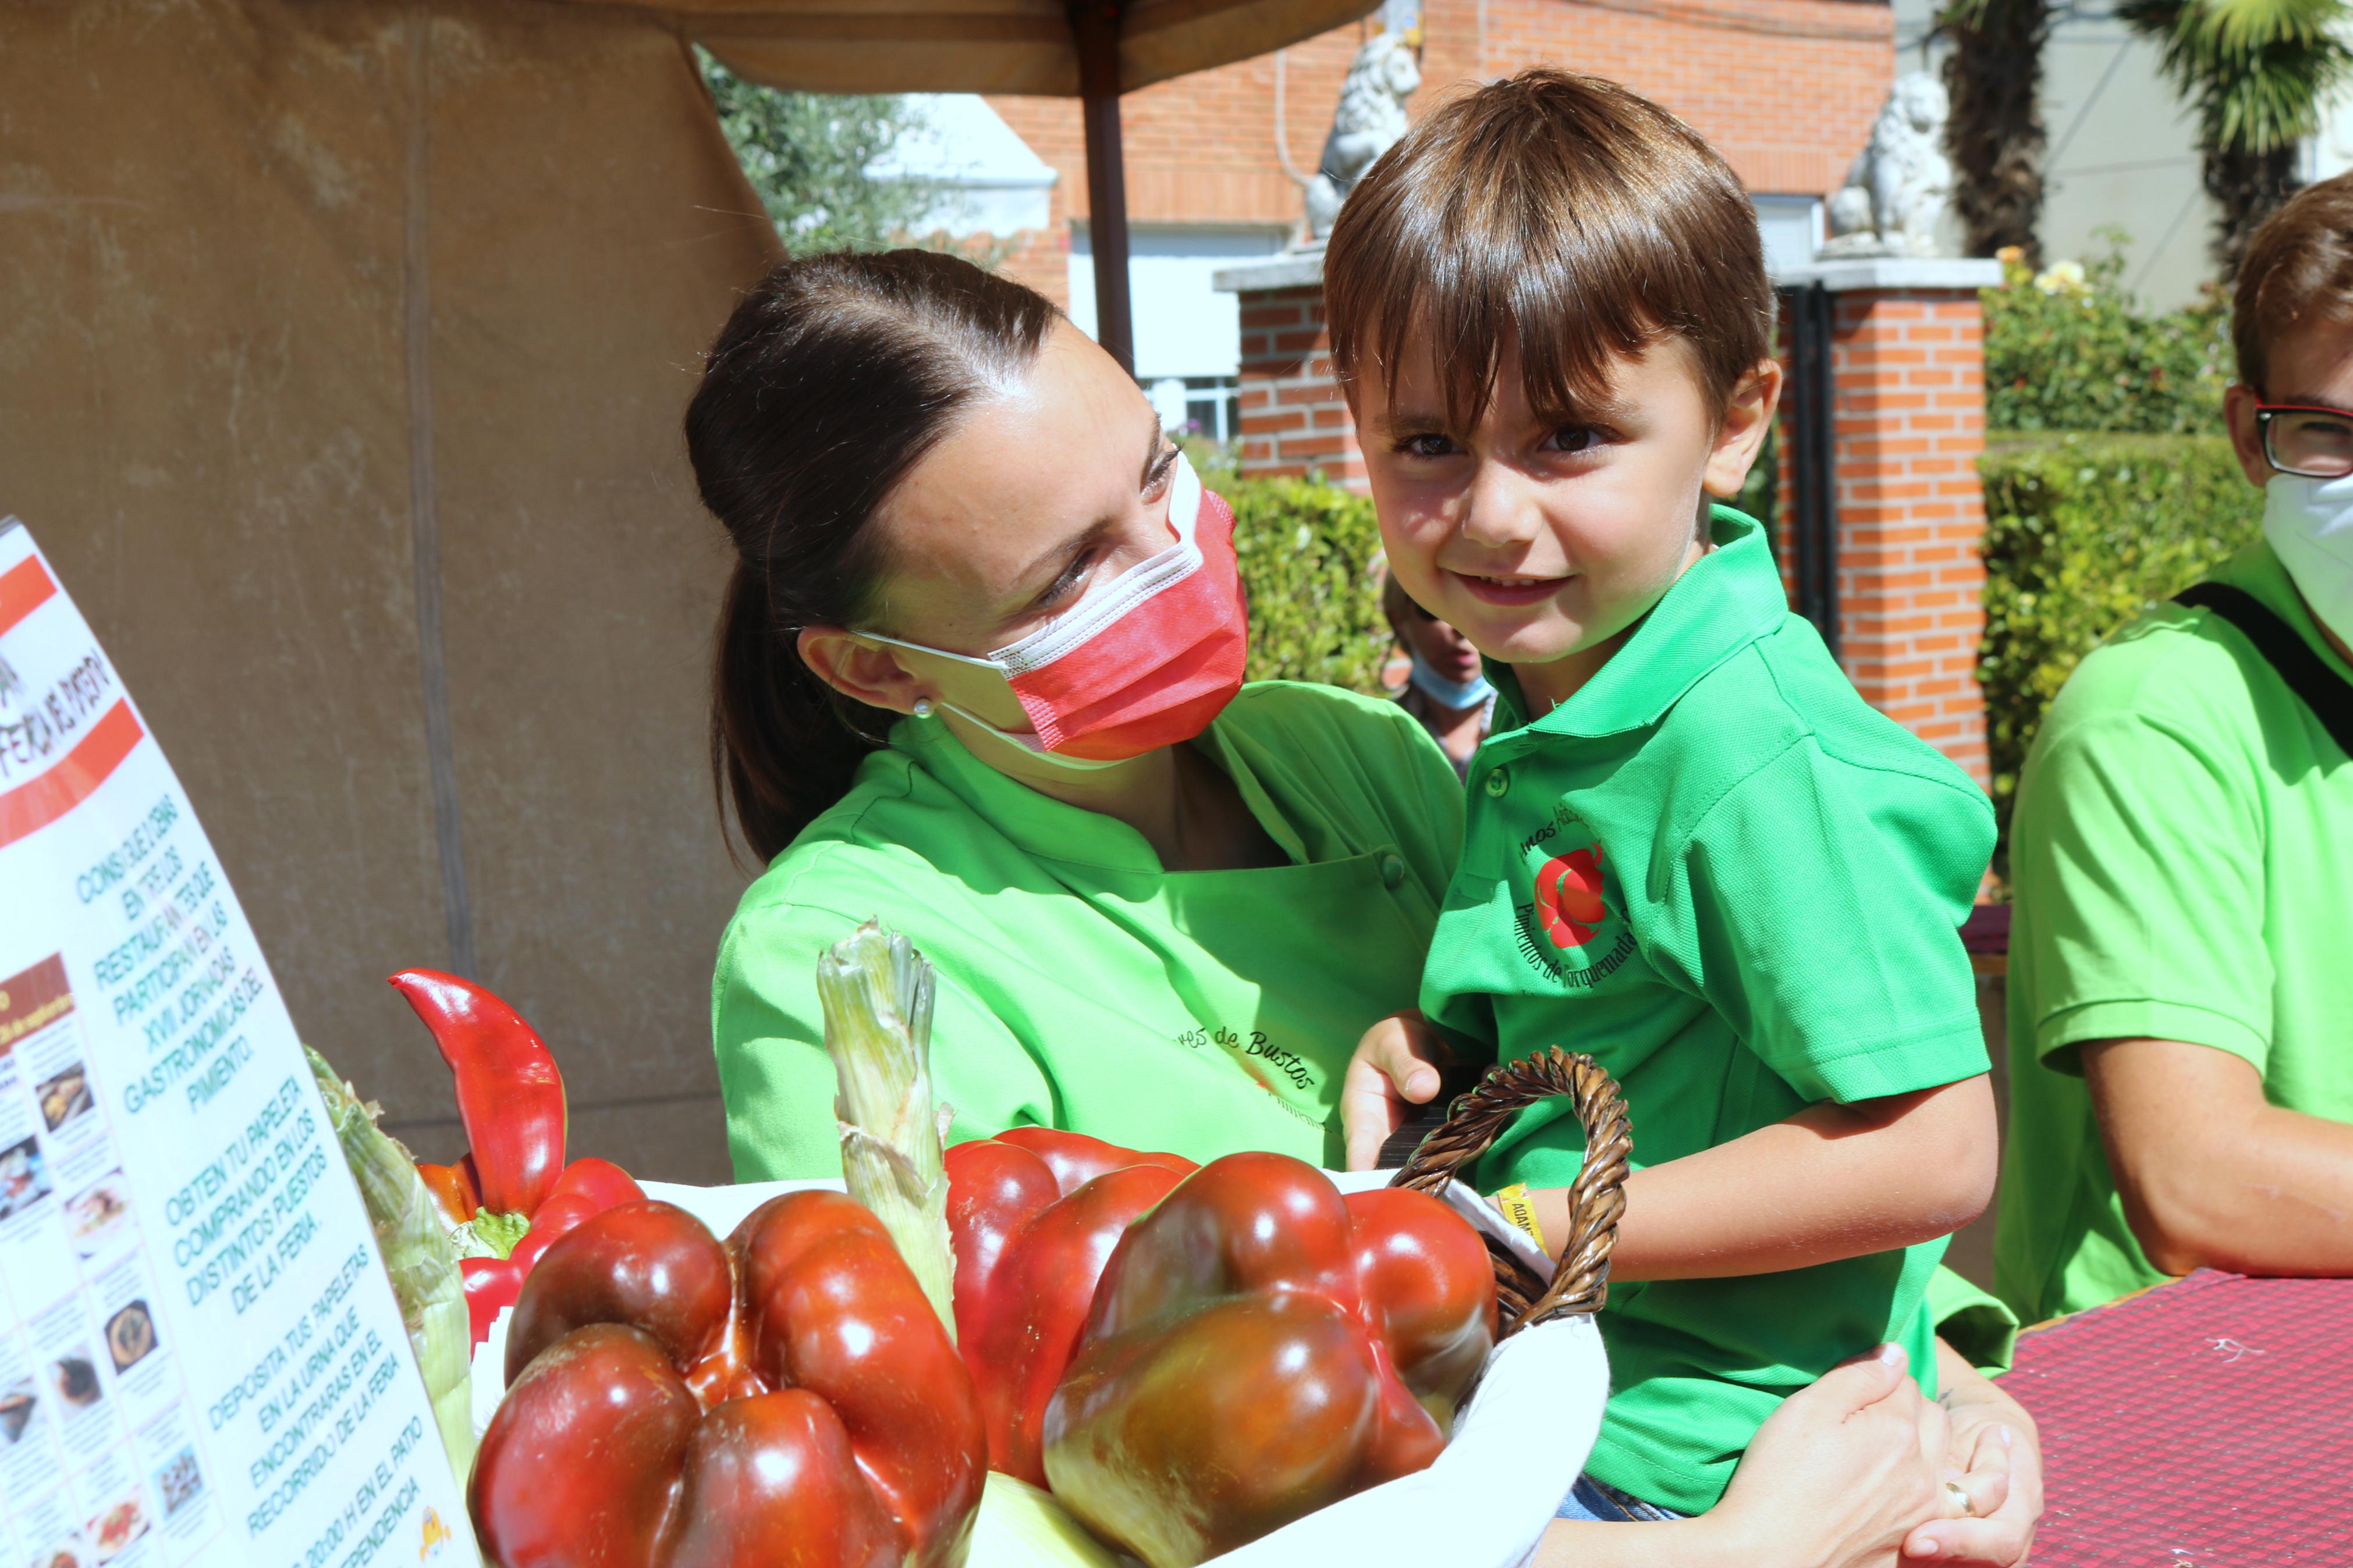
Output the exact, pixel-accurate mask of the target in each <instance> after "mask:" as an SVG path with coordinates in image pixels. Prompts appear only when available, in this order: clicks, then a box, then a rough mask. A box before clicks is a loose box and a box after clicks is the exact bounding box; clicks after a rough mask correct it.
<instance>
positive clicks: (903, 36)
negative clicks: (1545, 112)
mask: <svg viewBox="0 0 2353 1568" xmlns="http://www.w3.org/2000/svg"><path fill="white" fill-rule="evenodd" d="M570 3H572V4H594V3H596V0H570ZM1377 4H1378V0H961V3H960V0H800V3H795V0H702V4H699V5H693V6H691V7H679V8H677V9H676V10H675V11H674V13H673V15H674V16H675V17H676V20H677V23H678V25H679V26H681V27H683V28H685V29H686V30H688V31H690V32H691V33H692V34H693V35H694V37H696V38H697V39H698V40H699V41H700V42H701V43H702V46H703V47H705V48H708V49H709V50H711V52H712V53H713V54H715V55H717V56H718V57H719V58H721V59H722V60H723V61H725V62H726V64H727V66H728V68H730V69H732V70H733V71H735V72H736V73H737V74H738V75H740V76H744V77H746V78H749V79H752V80H754V81H759V82H765V83H766V84H767V85H768V86H770V87H781V88H797V89H803V90H806V91H810V92H918V91H937V92H1009V93H1033V94H1038V95H1041V96H1045V97H1052V98H1082V99H1084V100H1086V107H1085V111H1084V114H1083V121H1084V124H1085V127H1086V138H1087V197H1088V214H1089V216H1088V231H1089V237H1090V239H1091V242H1092V247H1093V253H1094V277H1095V311H1096V314H1095V335H1096V337H1097V338H1098V339H1099V340H1100V341H1101V342H1102V343H1103V347H1104V348H1106V349H1108V350H1110V351H1111V353H1112V354H1113V357H1115V358H1116V359H1118V361H1119V363H1122V364H1123V365H1125V366H1126V367H1127V368H1128V369H1129V370H1131V371H1132V370H1134V368H1135V334H1134V324H1133V322H1134V314H1133V311H1132V310H1131V308H1130V302H1129V300H1128V270H1127V262H1128V242H1127V188H1126V180H1125V172H1124V164H1123V163H1122V159H1121V154H1120V125H1119V96H1120V94H1122V93H1124V92H1134V90H1135V89H1138V88H1140V87H1149V86H1151V85H1152V84H1153V83H1154V82H1156V81H1166V80H1167V79H1169V78H1171V77H1176V76H1182V75H1184V74H1185V73H1186V72H1187V71H1197V70H1207V69H1208V68H1210V67H1212V66H1220V65H1224V64H1226V63H1227V62H1228V61H1229V60H1239V59H1246V58H1249V57H1250V56H1252V55H1263V54H1269V53H1271V52H1272V51H1274V50H1276V49H1279V48H1282V47H1286V46H1288V45H1291V44H1295V43H1299V42H1301V41H1302V40H1303V39H1306V38H1312V37H1314V36H1315V35H1316V34H1318V33H1322V32H1325V31H1328V30H1329V29H1331V28H1333V27H1336V26H1340V25H1341V24H1342V23H1344V22H1353V21H1355V20H1356V18H1357V17H1359V16H1364V15H1365V14H1366V13H1367V12H1369V11H1371V10H1373V9H1374V8H1375V6H1376V5H1377Z"/></svg>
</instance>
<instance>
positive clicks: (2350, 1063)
mask: <svg viewBox="0 0 2353 1568" xmlns="http://www.w3.org/2000/svg"><path fill="white" fill-rule="evenodd" d="M2213 579H2214V581H2216V582H2218V583H2227V584H2231V585H2232V586H2233V587H2237V588H2240V589H2242V590H2244V591H2245V592H2247V593H2249V594H2252V595H2254V597H2255V598H2257V599H2258V600H2260V601H2262V602H2263V605H2265V607H2267V608H2268V609H2270V610H2271V611H2272V612H2273V613H2274V614H2275V615H2277V616H2279V617H2280V618H2281V619H2282V620H2284V621H2285V622H2286V623H2287V624H2288V625H2289V626H2292V627H2294V628H2295V631H2296V632H2297V634H2298V635H2299V636H2301V637H2303V638H2304V640H2305V641H2306V643H2308V644H2310V645H2311V647H2312V648H2313V650H2314V651H2315V652H2316V653H2317V654H2318V655H2319V656H2320V658H2322V660H2323V661H2324V662H2326V663H2327V666H2328V668H2329V669H2330V670H2331V671H2333V672H2334V673H2335V674H2337V676H2339V677H2341V678H2343V679H2348V680H2353V668H2348V667H2347V665H2346V663H2345V661H2344V660H2343V659H2342V658H2338V657H2337V653H2336V652H2335V650H2334V649H2332V648H2330V647H2328V644H2327V638H2325V637H2322V636H2321V634H2320V629H2319V627H2318V626H2316V625H2315V624H2314V622H2313V619H2312V615H2311V612H2310V611H2308V610H2307V609H2306V607H2305V604H2304V601H2303V599H2302V598H2301V597H2300V596H2299V595H2297V594H2296V592H2295V586H2294V585H2293V584H2291V583H2290V582H2289V581H2288V576H2287V573H2286V571H2285V570H2284V568H2283V567H2282V566H2281V565H2280V563H2279V557H2278V556H2276V555H2274V554H2273V553H2272V549H2271V546H2270V545H2268V544H2265V543H2263V542H2256V543H2254V544H2252V545H2250V546H2248V547H2247V548H2246V549H2245V550H2243V551H2242V552H2240V553H2239V554H2238V555H2236V556H2234V557H2233V558H2232V560H2231V561H2230V562H2228V563H2226V564H2224V565H2223V566H2222V567H2221V570H2219V571H2217V572H2215V573H2214V574H2213ZM2010 879H2011V884H2012V888H2013V890H2014V893H2015V896H2016V899H2017V910H2016V913H2015V916H2014V917H2013V923H2012V925H2011V927H2010V1148H2009V1152H2008V1154H2007V1155H2006V1156H2005V1159H2004V1165H2003V1171H2002V1184H2001V1217H2000V1226H1999V1228H1998V1229H1997V1230H1996V1232H1995V1244H1994V1283H1995V1288H1996V1289H1998V1290H2000V1293H2001V1294H2002V1296H2003V1297H2004V1298H2005V1299H2007V1300H2009V1301H2010V1303H2011V1305H2013V1306H2014V1307H2016V1308H2017V1309H2018V1310H2019V1311H2020V1313H2021V1315H2022V1316H2024V1317H2025V1318H2027V1319H2028V1320H2029V1321H2033V1320H2036V1319H2040V1318H2047V1317H2051V1316H2054V1315H2056V1314H2058V1313H2061V1312H2072V1311H2077V1310H2081V1309H2083V1308H2085V1307H2093V1306H2097V1305H2098V1304H2099V1303H2101V1302H2103V1301H2107V1300H2114V1299H2115V1298H2116V1297H2117V1296H2120V1295H2123V1294H2124V1293H2125V1292H2126V1291H2128V1290H2137V1289H2140V1288H2142V1287H2143V1286H2147V1285H2154V1284H2156V1283H2158V1281H2159V1280H2162V1279H2165V1278H2166V1276H2165V1275H2164V1274H2163V1273H2161V1272H2160V1271H2158V1268H2156V1267H2155V1266H2154V1265H2152V1264H2151V1263H2150V1262H2149V1261H2148V1258H2147V1255H2146V1254H2144V1253H2143V1252H2142V1251H2141V1249H2140V1244H2139V1243H2138V1242H2137V1241H2135V1240H2134V1239H2133V1235H2132V1231H2131V1229H2130V1228H2129V1227H2128V1226H2126V1224H2125V1216H2124V1208H2123V1205H2122V1204H2121V1203H2120V1202H2119V1200H2118V1199H2117V1196H2116V1181H2115V1179H2114V1177H2113V1176H2112V1175H2111V1173H2110V1172H2109V1170H2108V1162H2107V1156H2106V1154H2105V1152H2104V1151H2103V1150H2102V1148H2101V1145H2100V1134H2099V1128H2098V1125H2097V1123H2096V1122H2095V1121H2094V1119H2093V1115H2092V1100H2091V1095H2090V1093H2089V1091H2088V1090H2087V1089H2086V1088H2085V1086H2084V1079H2083V1070H2084V1069H2083V1062H2082V1059H2081V1051H2080V1048H2079V1047H2081V1046H2082V1045H2083V1043H2084V1041H2086V1040H2105V1039H2133V1038H2154V1039H2167V1040H2187V1041H2189V1043H2190V1044H2192V1045H2200V1046H2211V1047H2213V1048H2214V1049H2216V1050H2218V1051H2228V1052H2230V1053H2231V1054H2232V1056H2235V1057H2242V1058H2245V1059H2246V1060H2247V1061H2249V1062H2251V1063H2253V1065H2254V1068H2255V1070H2256V1071H2257V1072H2259V1073H2261V1074H2262V1075H2263V1096H2264V1098H2265V1099H2266V1100H2270V1101H2271V1102H2272V1103H2273V1104H2274V1105H2278V1106H2283V1107H2284V1108H2286V1109H2287V1110H2299V1111H2304V1112H2306V1113H2307V1114H2310V1115H2314V1116H2325V1117H2327V1118H2329V1119H2331V1120H2333V1121H2353V937H2348V932H2353V765H2348V763H2347V759H2346V755H2345V752H2344V750H2343V749H2342V748H2341V747H2339V746H2338V745H2337V742H2335V741H2333V740H2331V739H2330V738H2329V735H2328V731H2327V730H2325V729H2323V728H2322V727H2321V724H2320V721H2319V720H2318V719H2316V717H2314V715H2313V712H2312V710H2310V709H2309V708H2307V707H2306V705H2305V703H2304V701H2303V700H2302V699H2301V698H2299V697H2297V696H2296V694H2295V691H2294V690H2292V689H2290V688H2289V687H2288V685H2287V683H2286V682H2285V681H2284V680H2282V679H2280V676H2279V672H2278V671H2277V670H2275V669H2274V668H2272V666H2271V663H2270V661H2268V660H2267V659H2265V658H2263V655H2262V654H2260V653H2258V652H2257V651H2256V650H2255V647H2254V646H2253V644H2252V643H2250V642H2248V641H2247V639H2246V637H2245V636H2244V635H2243V634H2242V633H2241V632H2240V631H2239V629H2238V628H2237V627H2235V626H2232V625H2231V624H2230V623H2229V622H2228V621H2225V620H2223V619H2222V618H2221V616H2217V615H2215V614H2214V613H2213V612H2212V611H2211V610H2203V609H2198V610H2193V609H2188V608H2185V607H2183V606H2182V605H2176V604H2171V603H2168V604H2164V605H2158V607H2157V608H2155V609H2153V610H2150V611H2149V612H2147V614H2146V615H2143V616H2141V617H2140V618H2139V619H2137V620H2136V621H2134V622H2132V623H2131V624H2130V625H2128V626H2125V627H2124V628H2123V629H2122V630H2120V631H2118V632H2116V634H2115V635H2114V636H2112V637H2109V638H2108V640H2107V641H2106V642H2105V643H2103V644H2102V645H2101V646H2100V647H2096V648H2094V650H2093V651H2092V652H2091V653H2090V654H2088V655H2086V656H2085V658H2084V662H2083V663H2082V664H2080V665H2078V666H2077V667H2076V668H2075V672H2074V674H2073V676H2071V677H2069V679H2068V681H2067V684H2066V687H2065V688H2064V689H2063V690H2061V692H2060V693H2059V697H2058V700H2056V701H2054V702H2053V703H2052V705H2051V711H2050V713H2049V715H2048V716H2047V717H2046V718H2045V719H2044V720H2043V721H2042V732H2041V733H2040V734H2039V735H2038V736H2037V737H2036V738H2035V742H2034V749H2033V751H2032V752H2031V754H2030V756H2029V757H2028V759H2027V764H2026V771H2025V774H2024V777H2023V778H2022V779H2021V782H2020V784H2019V793H2018V807H2017V811H2016V814H2015V816H2013V817H2012V818H2011V821H2010Z"/></svg>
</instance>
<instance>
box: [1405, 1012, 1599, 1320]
mask: <svg viewBox="0 0 2353 1568" xmlns="http://www.w3.org/2000/svg"><path fill="white" fill-rule="evenodd" d="M1556 1094H1565V1095H1568V1096H1569V1097H1571V1099H1572V1100H1574V1101H1575V1102H1576V1109H1577V1123H1578V1125H1580V1126H1581V1127H1583V1128H1584V1129H1585V1165H1584V1168H1583V1169H1582V1170H1580V1171H1578V1172H1577V1181H1576V1184H1574V1185H1572V1186H1571V1187H1570V1188H1569V1189H1568V1212H1569V1230H1568V1237H1567V1240H1566V1241H1565V1242H1564V1243H1563V1245H1562V1247H1561V1250H1560V1266H1559V1267H1558V1268H1556V1269H1555V1270H1554V1272H1553V1277H1552V1279H1551V1281H1550V1283H1546V1281H1545V1280H1544V1279H1542V1278H1541V1277H1539V1276H1538V1275H1536V1274H1535V1272H1534V1271H1533V1270H1532V1269H1530V1268H1528V1266H1527V1265H1526V1264H1525V1263H1523V1262H1521V1261H1520V1259H1519V1258H1518V1256H1517V1255H1516V1254H1514V1252H1512V1250H1511V1249H1510V1248H1508V1247H1504V1245H1503V1244H1502V1243H1500V1242H1497V1241H1495V1240H1493V1238H1489V1240H1488V1242H1487V1250H1488V1251H1489V1253H1490V1254H1492V1255H1493V1257H1494V1258H1495V1291H1496V1299H1497V1303H1498V1305H1499V1306H1500V1307H1501V1308H1502V1310H1503V1316H1504V1334H1506V1335H1510V1334H1514V1333H1517V1332H1518V1331H1520V1330H1522V1329H1525V1328H1529V1327H1532V1326H1534V1325H1535V1324H1537V1323H1543V1322H1549V1321H1552V1320H1553V1319H1555V1318H1565V1317H1571V1316H1575V1315H1577V1314H1580V1313H1586V1314H1589V1313H1593V1312H1597V1311H1599V1310H1601V1303H1602V1302H1604V1301H1605V1300H1609V1253H1610V1249H1611V1248H1613V1247H1616V1246H1617V1245H1618V1218H1619V1216H1620V1215H1622V1214H1624V1213H1625V1212H1626V1156H1627V1153H1628V1152H1629V1151H1630V1150H1631V1149H1632V1148H1633V1146H1634V1131H1633V1124H1632V1122H1631V1121H1630V1119H1629V1118H1628V1116H1627V1114H1626V1101H1625V1100H1624V1099H1623V1098H1622V1097H1621V1096H1620V1094H1619V1092H1618V1083H1617V1080H1616V1079H1612V1078H1611V1077H1610V1076H1609V1074H1608V1073H1606V1072H1604V1071H1602V1070H1601V1065H1600V1064H1599V1062H1597V1061H1595V1060H1594V1059H1593V1058H1591V1057H1588V1056H1585V1055H1582V1054H1579V1055H1577V1056H1570V1055H1569V1054H1568V1053H1567V1052H1566V1051H1563V1050H1562V1049H1561V1048H1560V1047H1558V1046H1555V1047H1553V1048H1552V1049H1551V1050H1549V1051H1546V1052H1545V1053H1544V1054H1543V1055H1541V1056H1534V1057H1528V1058H1525V1059H1523V1060H1520V1061H1516V1062H1514V1063H1512V1064H1511V1065H1510V1066H1509V1067H1497V1068H1490V1069H1489V1070H1488V1072H1487V1076H1486V1077H1484V1078H1482V1079H1480V1080H1479V1087H1478V1088H1476V1089H1472V1091H1471V1092H1470V1093H1468V1094H1466V1095H1464V1096H1462V1098H1461V1099H1460V1100H1456V1101H1455V1102H1454V1104H1453V1106H1452V1108H1451V1110H1450V1111H1449V1112H1448V1114H1447V1118H1446V1121H1444V1122H1443V1123H1442V1124H1441V1125H1440V1127H1439V1128H1438V1130H1437V1131H1433V1132H1432V1133H1430V1136H1429V1137H1427V1138H1425V1139H1423V1140H1422V1141H1421V1147H1419V1149H1416V1150H1415V1151H1414V1152H1413V1158H1411V1159H1409V1160H1408V1161H1407V1162H1406V1163H1405V1168H1404V1169H1403V1170H1401V1171H1399V1172H1398V1173H1397V1174H1396V1175H1395V1176H1393V1177H1391V1178H1390V1180H1389V1185H1391V1186H1393V1187H1410V1188H1412V1189H1414V1190H1415V1191H1417V1192H1424V1193H1430V1194H1437V1193H1438V1192H1440V1190H1442V1189H1443V1188H1444V1187H1445V1185H1446V1184H1447V1183H1448V1182H1449V1181H1451V1180H1452V1179H1453V1178H1454V1176H1455V1175H1456V1173H1458V1172H1461V1171H1462V1170H1464V1169H1465V1168H1467V1167H1468V1166H1469V1165H1470V1163H1472V1161H1473V1160H1476V1159H1477V1158H1478V1157H1479V1156H1480V1155H1482V1154H1484V1153H1485V1152H1487V1151H1488V1150H1489V1149H1490V1148H1492V1147H1493V1146H1494V1142H1495V1140H1496V1139H1497V1138H1498V1137H1500V1136H1501V1135H1502V1133H1503V1131H1504V1125H1505V1124H1506V1123H1508V1122H1509V1121H1511V1119H1512V1116H1513V1113H1514V1112H1515V1111H1517V1110H1520V1109H1521V1108H1522V1107H1524V1106H1528V1105H1533V1104H1535V1102H1536V1101H1537V1100H1548V1099H1550V1098H1551V1097H1552V1096H1554V1095H1556Z"/></svg>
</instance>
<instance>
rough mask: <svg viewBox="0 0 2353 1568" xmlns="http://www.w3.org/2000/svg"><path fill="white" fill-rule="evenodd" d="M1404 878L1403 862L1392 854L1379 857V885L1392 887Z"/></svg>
mask: <svg viewBox="0 0 2353 1568" xmlns="http://www.w3.org/2000/svg"><path fill="white" fill-rule="evenodd" d="M1404 880H1405V862H1404V861H1402V860H1400V859H1398V858H1397V857H1396V856H1394V855H1384V856H1382V857H1381V886H1382V887H1384V888H1394V887H1396V886H1397V885H1398V883H1399V882H1402V881H1404Z"/></svg>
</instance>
